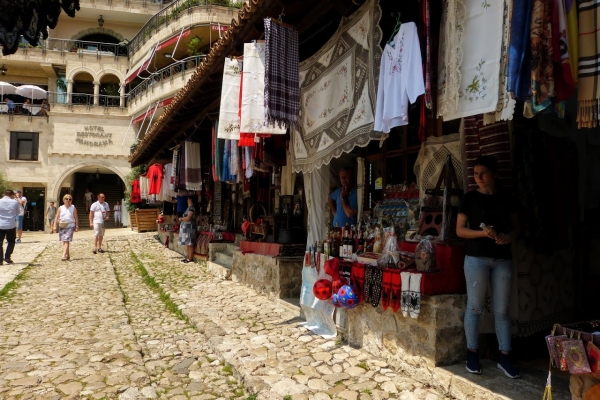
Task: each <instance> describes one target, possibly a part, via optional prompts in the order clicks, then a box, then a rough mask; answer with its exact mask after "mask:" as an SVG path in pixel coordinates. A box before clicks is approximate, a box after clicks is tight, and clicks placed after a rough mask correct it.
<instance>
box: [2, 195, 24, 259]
mask: <svg viewBox="0 0 600 400" xmlns="http://www.w3.org/2000/svg"><path fill="white" fill-rule="evenodd" d="M14 195H15V193H14V192H13V191H12V190H6V191H5V192H4V197H2V199H0V265H2V264H4V262H6V263H7V264H12V263H13V261H12V259H11V258H10V256H11V255H12V252H13V250H14V248H15V238H16V237H17V232H16V229H15V228H16V225H17V216H18V215H19V208H20V205H19V203H17V202H16V201H15V200H14V199H13V196H14ZM4 238H6V241H7V242H8V245H7V246H6V253H4ZM2 257H4V258H2Z"/></svg>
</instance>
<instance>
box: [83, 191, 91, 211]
mask: <svg viewBox="0 0 600 400" xmlns="http://www.w3.org/2000/svg"><path fill="white" fill-rule="evenodd" d="M83 198H84V199H85V211H86V212H90V207H91V206H92V203H93V202H94V193H92V192H90V189H85V193H84V194H83Z"/></svg>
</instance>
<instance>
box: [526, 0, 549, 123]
mask: <svg viewBox="0 0 600 400" xmlns="http://www.w3.org/2000/svg"><path fill="white" fill-rule="evenodd" d="M530 39H531V111H532V113H533V114H536V113H538V112H540V111H542V110H544V109H545V108H547V107H548V106H549V105H550V103H551V100H550V97H553V96H554V66H553V65H552V52H553V49H552V6H551V0H534V2H533V13H532V15H531V36H530Z"/></svg>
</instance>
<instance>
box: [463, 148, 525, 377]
mask: <svg viewBox="0 0 600 400" xmlns="http://www.w3.org/2000/svg"><path fill="white" fill-rule="evenodd" d="M473 175H474V177H475V182H477V186H479V187H478V188H477V189H476V190H474V191H471V192H469V193H467V194H465V196H464V197H463V201H462V204H461V206H460V210H459V213H458V219H457V224H456V234H457V235H458V236H459V237H462V238H465V239H468V241H467V256H466V258H465V267H464V268H465V278H466V281H467V309H466V312H465V334H466V337H467V348H468V351H467V371H468V372H470V373H473V374H481V366H480V364H479V352H478V348H479V345H478V339H479V318H480V315H481V312H482V311H483V308H484V302H485V294H486V291H487V288H488V286H489V285H490V284H491V288H492V299H493V305H494V319H495V325H496V336H497V337H498V343H499V347H500V360H499V362H498V365H497V366H498V368H500V369H502V370H503V371H504V373H505V374H506V376H508V377H509V378H513V379H514V378H519V377H520V374H519V370H518V369H517V368H516V367H515V366H514V365H513V364H512V362H511V361H510V358H509V354H510V351H511V325H510V316H509V304H510V293H511V285H512V252H511V242H512V241H513V240H514V239H516V237H517V235H518V232H519V220H518V217H517V203H516V200H515V199H514V198H513V197H512V196H511V195H510V194H508V193H505V192H502V191H501V190H500V188H499V187H498V185H497V183H496V182H497V177H498V162H497V161H496V159H495V158H494V157H492V156H483V157H480V158H479V159H478V160H477V164H476V165H475V167H474V168H473Z"/></svg>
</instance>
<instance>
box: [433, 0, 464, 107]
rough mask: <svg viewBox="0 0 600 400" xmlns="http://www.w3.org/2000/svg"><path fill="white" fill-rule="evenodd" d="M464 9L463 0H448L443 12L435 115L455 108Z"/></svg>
mask: <svg viewBox="0 0 600 400" xmlns="http://www.w3.org/2000/svg"><path fill="white" fill-rule="evenodd" d="M466 18H467V12H466V9H465V4H464V0H448V1H446V2H445V7H444V8H443V11H442V22H441V28H440V45H439V55H438V98H437V101H438V105H437V110H438V111H437V116H438V117H441V116H443V115H446V114H448V113H450V112H452V111H454V110H456V108H457V107H458V100H459V95H458V94H459V91H460V83H461V70H460V66H461V65H462V61H463V27H464V26H465V19H466Z"/></svg>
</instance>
